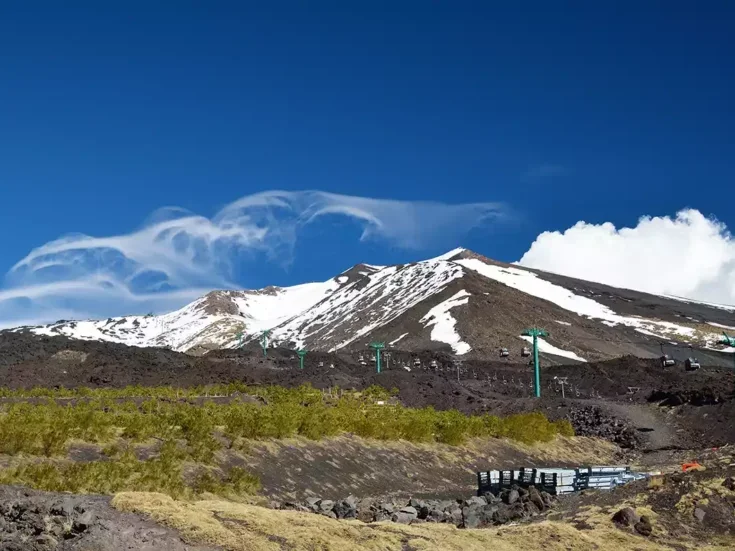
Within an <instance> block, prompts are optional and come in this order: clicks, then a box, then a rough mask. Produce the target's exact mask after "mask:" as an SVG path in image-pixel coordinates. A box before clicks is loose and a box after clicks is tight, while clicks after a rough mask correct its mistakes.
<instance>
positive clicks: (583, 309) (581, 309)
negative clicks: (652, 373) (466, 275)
mask: <svg viewBox="0 0 735 551" xmlns="http://www.w3.org/2000/svg"><path fill="white" fill-rule="evenodd" d="M456 264H460V265H461V266H464V267H465V268H469V269H470V270H474V271H476V272H477V273H479V274H481V275H483V276H485V277H488V278H490V279H494V280H495V281H499V282H500V283H503V284H505V285H507V286H508V287H512V288H514V289H518V290H519V291H521V292H523V293H526V294H528V295H532V296H535V297H538V298H541V299H544V300H548V301H549V302H552V303H554V304H556V305H557V306H559V307H560V308H564V309H565V310H568V311H570V312H574V313H576V314H578V315H580V316H584V317H586V318H589V319H596V320H598V321H600V322H601V323H604V324H605V325H608V326H610V327H614V326H616V325H625V326H628V327H632V328H634V329H636V330H637V331H638V332H640V333H643V334H646V335H652V336H656V337H667V336H668V337H672V336H673V335H677V336H679V335H681V336H685V337H693V336H694V334H695V332H694V329H692V328H691V327H685V326H682V325H677V324H675V323H671V322H666V321H659V320H651V319H645V318H641V317H632V316H621V315H619V314H616V313H615V312H614V311H613V310H612V309H610V308H609V307H607V306H605V305H603V304H600V303H599V302H596V301H594V300H592V299H590V298H587V297H583V296H579V295H576V294H574V293H573V292H571V291H569V290H568V289H566V288H564V287H561V286H559V285H555V284H553V283H550V282H548V281H546V280H544V279H541V278H540V277H538V275H536V274H535V273H533V272H529V271H528V270H524V269H521V268H513V267H507V268H505V267H500V266H495V265H491V264H485V263H484V262H482V261H481V260H478V259H476V258H468V259H461V260H457V261H456ZM672 334H673V335H672Z"/></svg>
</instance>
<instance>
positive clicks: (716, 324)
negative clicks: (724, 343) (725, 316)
mask: <svg viewBox="0 0 735 551" xmlns="http://www.w3.org/2000/svg"><path fill="white" fill-rule="evenodd" d="M707 325H713V326H714V327H719V328H720V329H729V330H730V331H735V327H731V326H729V325H722V324H721V323H714V322H711V321H708V322H707Z"/></svg>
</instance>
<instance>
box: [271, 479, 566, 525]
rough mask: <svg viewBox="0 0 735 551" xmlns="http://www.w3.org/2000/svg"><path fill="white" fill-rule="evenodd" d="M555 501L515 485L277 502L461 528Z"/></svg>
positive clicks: (504, 519)
mask: <svg viewBox="0 0 735 551" xmlns="http://www.w3.org/2000/svg"><path fill="white" fill-rule="evenodd" d="M555 503H556V498H555V497H554V496H552V495H550V494H548V493H547V492H544V491H541V492H539V491H538V490H537V489H536V488H534V487H533V486H532V487H530V488H528V489H526V488H520V487H517V486H515V487H513V488H509V489H507V490H504V491H503V492H500V493H498V495H494V494H492V493H491V492H486V493H485V495H484V496H473V497H471V498H468V499H456V500H432V499H416V498H412V499H410V500H408V502H404V503H400V502H399V503H396V501H395V500H389V501H383V500H376V499H374V498H365V499H357V498H356V497H354V496H348V497H346V498H344V499H340V500H337V501H332V500H329V499H320V498H317V497H312V498H309V499H307V500H306V501H305V502H303V503H295V502H292V501H286V502H284V503H276V504H274V505H275V507H276V508H279V509H290V510H295V511H304V512H311V513H317V514H320V515H325V516H327V517H329V518H333V519H358V520H361V521H363V522H383V521H391V522H397V523H400V524H421V523H424V522H436V523H448V524H453V525H454V526H457V527H458V528H484V527H488V526H498V525H501V524H507V523H508V522H513V521H519V520H528V519H531V518H535V517H538V516H539V515H543V514H545V513H547V512H548V511H549V510H550V509H551V507H553V506H554V504H555Z"/></svg>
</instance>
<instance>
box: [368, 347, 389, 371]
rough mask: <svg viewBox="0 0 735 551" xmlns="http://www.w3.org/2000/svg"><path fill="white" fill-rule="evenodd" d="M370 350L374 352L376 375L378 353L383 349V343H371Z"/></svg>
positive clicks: (378, 366)
mask: <svg viewBox="0 0 735 551" xmlns="http://www.w3.org/2000/svg"><path fill="white" fill-rule="evenodd" d="M370 348H372V349H373V350H375V367H376V368H377V370H378V373H380V351H381V350H383V349H384V348H385V343H384V342H371V343H370Z"/></svg>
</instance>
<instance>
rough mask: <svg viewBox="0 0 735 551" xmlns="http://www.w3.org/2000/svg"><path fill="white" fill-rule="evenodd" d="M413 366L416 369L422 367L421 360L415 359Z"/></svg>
mask: <svg viewBox="0 0 735 551" xmlns="http://www.w3.org/2000/svg"><path fill="white" fill-rule="evenodd" d="M413 365H414V367H421V360H420V359H419V358H414V359H413Z"/></svg>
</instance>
